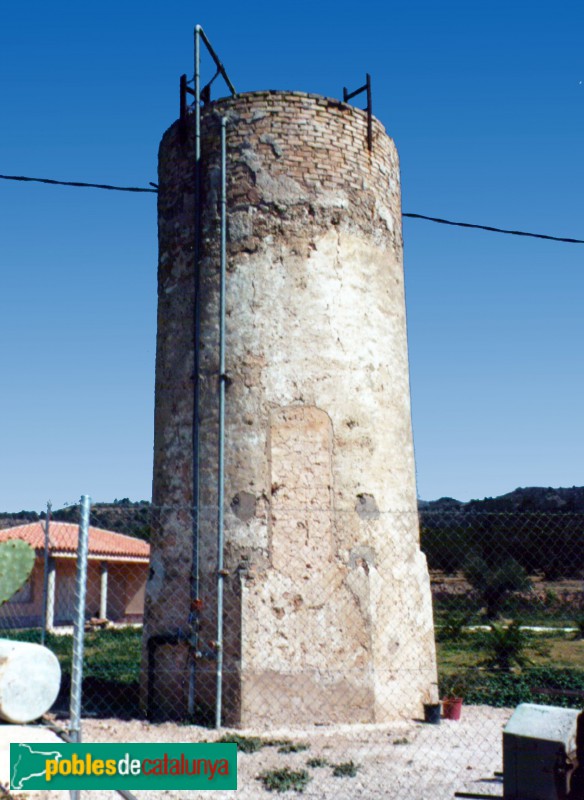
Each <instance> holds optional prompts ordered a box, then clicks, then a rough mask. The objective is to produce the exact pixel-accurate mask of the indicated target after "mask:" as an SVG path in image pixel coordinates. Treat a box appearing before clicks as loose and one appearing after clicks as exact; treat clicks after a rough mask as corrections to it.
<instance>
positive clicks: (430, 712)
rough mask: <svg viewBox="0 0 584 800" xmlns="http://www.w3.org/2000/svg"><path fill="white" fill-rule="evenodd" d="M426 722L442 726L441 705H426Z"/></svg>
mask: <svg viewBox="0 0 584 800" xmlns="http://www.w3.org/2000/svg"><path fill="white" fill-rule="evenodd" d="M424 722H429V723H430V724H431V725H440V703H424Z"/></svg>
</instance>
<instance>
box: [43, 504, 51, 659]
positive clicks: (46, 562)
mask: <svg viewBox="0 0 584 800" xmlns="http://www.w3.org/2000/svg"><path fill="white" fill-rule="evenodd" d="M51 509H52V506H51V503H50V501H49V502H48V503H47V518H46V520H45V557H44V559H43V629H42V631H41V644H42V645H43V646H44V644H45V641H46V638H47V603H48V598H49V547H50V545H51V538H50V535H49V528H50V525H51Z"/></svg>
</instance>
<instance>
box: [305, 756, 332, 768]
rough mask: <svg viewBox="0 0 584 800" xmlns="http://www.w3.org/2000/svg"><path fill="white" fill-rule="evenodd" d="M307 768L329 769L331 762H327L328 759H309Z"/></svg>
mask: <svg viewBox="0 0 584 800" xmlns="http://www.w3.org/2000/svg"><path fill="white" fill-rule="evenodd" d="M306 766H307V767H312V768H313V769H316V768H317V767H328V766H329V762H328V761H327V760H326V758H319V757H316V758H309V759H308V761H307V762H306Z"/></svg>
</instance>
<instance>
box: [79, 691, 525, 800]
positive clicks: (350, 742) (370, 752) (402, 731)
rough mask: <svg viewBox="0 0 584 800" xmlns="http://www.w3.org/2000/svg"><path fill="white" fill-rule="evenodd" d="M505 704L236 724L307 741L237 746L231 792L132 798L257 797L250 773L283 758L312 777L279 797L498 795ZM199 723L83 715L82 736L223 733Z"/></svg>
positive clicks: (258, 787) (413, 799)
mask: <svg viewBox="0 0 584 800" xmlns="http://www.w3.org/2000/svg"><path fill="white" fill-rule="evenodd" d="M511 713H512V709H501V708H491V707H489V706H466V707H463V711H462V718H461V720H460V721H458V722H453V721H450V720H442V721H441V723H440V725H428V724H425V723H423V722H420V721H414V720H412V721H409V720H406V721H403V722H395V723H392V724H383V725H334V726H326V727H325V726H322V727H314V726H310V727H305V728H280V729H277V730H270V731H269V732H266V731H265V730H258V729H247V730H238V731H237V734H238V735H240V736H243V735H247V736H260V737H263V738H273V739H289V740H292V741H293V742H295V743H303V744H306V745H308V749H307V750H305V751H303V752H296V753H279V752H278V748H277V747H274V746H271V747H263V748H262V749H261V750H259V751H257V752H255V753H251V754H246V753H239V754H238V762H237V768H238V786H239V788H238V789H237V791H236V792H227V791H205V792H204V795H202V794H201V793H200V792H185V791H167V792H147V791H139V792H137V793H136V795H137V797H138V798H139V800H158V798H172V799H173V800H175V799H176V800H183V798H187V797H189V796H190V797H195V796H198V797H201V796H204V797H205V798H206V799H207V798H208V800H220V799H221V800H223V799H225V800H227V798H233V797H237V798H241V800H252V799H253V800H258V799H259V800H261V798H264V797H265V798H268V797H274V794H273V793H270V792H268V791H266V790H265V789H264V787H263V785H262V783H261V782H260V781H258V779H257V777H258V775H259V774H260V773H262V772H263V771H264V770H270V769H276V768H282V767H286V766H288V767H289V768H290V769H292V770H300V769H306V770H307V771H308V773H309V774H310V777H311V780H310V782H309V783H308V784H307V786H306V788H305V789H304V792H303V793H302V794H301V793H299V792H296V791H288V792H286V795H285V796H286V797H290V798H293V797H302V798H306V800H316V798H319V800H320V799H321V798H326V799H327V800H328V799H329V798H330V800H333V798H334V800H381V799H382V798H391V800H402V798H403V800H445V799H446V798H449V799H450V798H453V796H454V792H456V791H466V792H479V793H483V794H490V795H494V796H502V793H503V792H502V784H501V782H500V781H499V780H498V779H496V778H494V775H493V773H494V772H495V771H500V770H501V767H502V756H501V745H502V736H501V732H502V729H503V727H504V725H505V723H506V722H507V720H508V719H509V717H510V715H511ZM225 733H226V731H225V730H222V731H221V732H219V733H217V732H215V731H210V730H208V729H205V728H198V727H193V726H183V725H172V724H168V723H164V724H161V725H151V724H149V723H145V722H140V721H131V722H122V721H120V720H117V719H109V720H107V719H106V720H102V719H100V720H85V721H84V723H83V740H84V741H85V742H199V741H214V740H215V739H217V738H220V737H221V736H224V735H225ZM310 758H322V759H325V760H326V761H327V764H328V766H322V767H308V766H307V765H306V762H307V760H308V759H310ZM348 761H353V763H354V764H355V765H357V766H358V769H357V774H356V776H355V777H353V778H351V777H334V776H333V775H332V767H331V766H330V765H333V764H339V763H344V762H348ZM86 794H87V797H88V798H89V797H91V800H114V798H118V797H119V795H116V794H113V793H111V792H104V793H101V792H99V793H98V792H91V794H89V793H85V792H84V793H83V796H85V795H86Z"/></svg>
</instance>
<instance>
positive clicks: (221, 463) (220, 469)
mask: <svg viewBox="0 0 584 800" xmlns="http://www.w3.org/2000/svg"><path fill="white" fill-rule="evenodd" d="M226 127H227V120H226V118H225V117H222V118H221V257H220V260H221V263H220V285H219V453H218V459H217V473H218V474H217V662H216V668H217V697H216V703H215V727H216V728H220V727H221V706H222V701H223V580H224V574H223V533H224V530H223V527H224V520H223V505H224V499H225V383H226V379H227V376H226V374H225V283H226V260H227V259H226V229H227V188H226V171H227V155H226V150H227V142H226Z"/></svg>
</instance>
